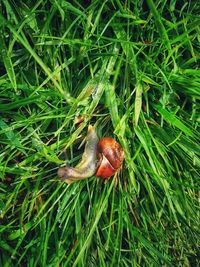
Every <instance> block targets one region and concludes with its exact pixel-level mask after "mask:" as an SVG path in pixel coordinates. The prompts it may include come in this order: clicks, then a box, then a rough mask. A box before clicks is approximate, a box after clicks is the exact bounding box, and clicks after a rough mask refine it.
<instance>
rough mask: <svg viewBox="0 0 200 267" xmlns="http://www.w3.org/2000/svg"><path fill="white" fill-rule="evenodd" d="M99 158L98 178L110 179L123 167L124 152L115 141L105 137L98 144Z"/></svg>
mask: <svg viewBox="0 0 200 267" xmlns="http://www.w3.org/2000/svg"><path fill="white" fill-rule="evenodd" d="M97 157H98V159H99V161H98V164H97V171H96V176H98V177H102V178H109V177H110V176H112V175H114V174H115V173H116V171H117V170H118V169H119V168H120V167H121V166H122V163H123V160H124V151H123V148H122V147H121V145H120V144H119V143H118V142H117V141H116V140H115V139H113V138H111V137H104V138H102V139H101V140H100V141H99V142H98V144H97Z"/></svg>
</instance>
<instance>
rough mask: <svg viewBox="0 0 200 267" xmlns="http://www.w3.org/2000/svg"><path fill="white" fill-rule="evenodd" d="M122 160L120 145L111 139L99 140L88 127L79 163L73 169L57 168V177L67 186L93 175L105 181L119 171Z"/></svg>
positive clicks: (94, 132) (92, 129)
mask: <svg viewBox="0 0 200 267" xmlns="http://www.w3.org/2000/svg"><path fill="white" fill-rule="evenodd" d="M123 160H124V151H123V149H122V147H121V145H120V144H119V143H118V142H117V141H116V140H114V139H113V138H111V137H104V138H102V139H100V140H99V138H98V136H97V134H96V131H95V129H94V127H93V126H91V125H89V127H88V133H87V138H86V145H85V150H84V153H83V156H82V159H81V161H80V163H79V164H78V165H76V167H74V168H73V167H70V166H66V167H63V168H59V169H58V176H59V177H60V178H61V179H62V180H64V181H65V182H66V183H68V184H70V183H72V182H74V181H78V180H82V179H86V178H88V177H91V176H93V175H96V176H98V177H102V178H105V179H106V178H109V177H111V176H112V175H114V174H115V173H116V171H118V170H119V169H120V167H121V165H122V162H123Z"/></svg>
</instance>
